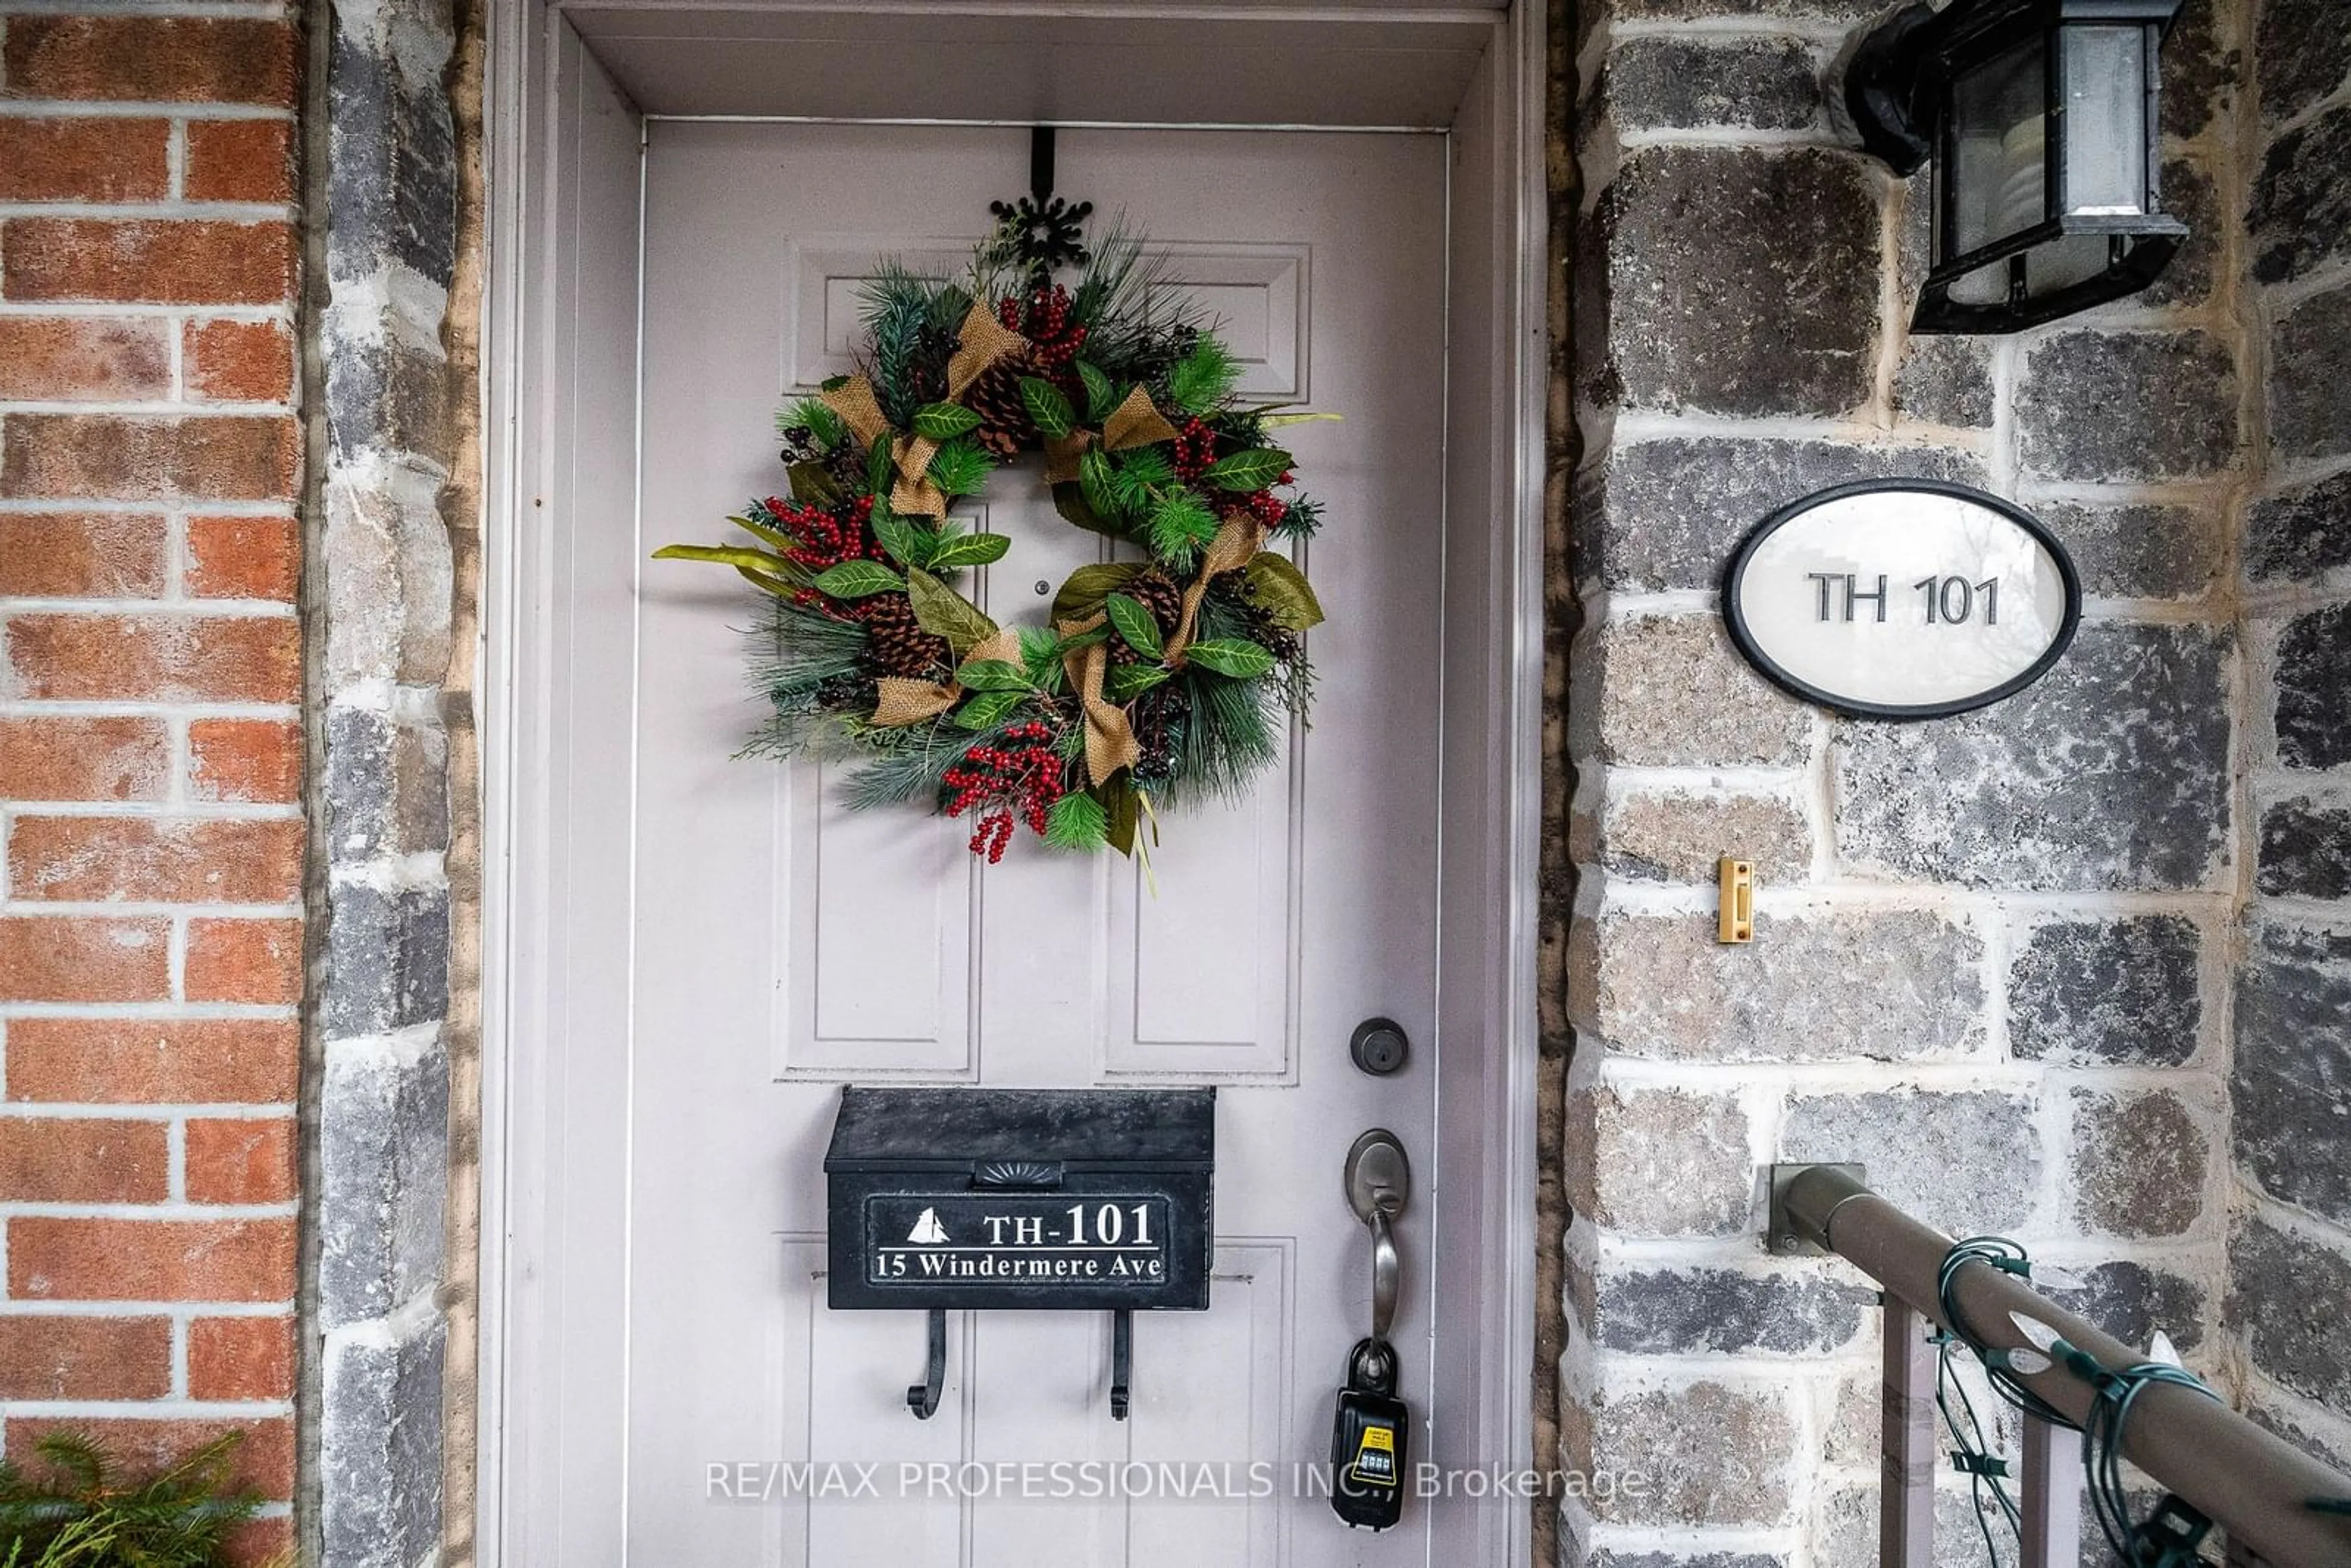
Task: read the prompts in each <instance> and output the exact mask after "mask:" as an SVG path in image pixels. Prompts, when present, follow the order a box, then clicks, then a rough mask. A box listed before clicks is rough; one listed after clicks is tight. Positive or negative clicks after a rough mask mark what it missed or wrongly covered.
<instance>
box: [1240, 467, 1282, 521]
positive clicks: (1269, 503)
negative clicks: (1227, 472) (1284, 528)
mask: <svg viewBox="0 0 2351 1568" xmlns="http://www.w3.org/2000/svg"><path fill="white" fill-rule="evenodd" d="M1284 477H1287V476H1284ZM1241 504H1242V505H1243V506H1245V507H1248V508H1249V516H1251V517H1255V518H1256V519H1257V520H1258V521H1259V523H1261V524H1263V525H1264V526H1265V527H1267V528H1280V526H1281V519H1282V518H1284V517H1288V516H1290V503H1289V502H1287V501H1285V500H1283V499H1282V498H1281V497H1279V496H1277V495H1275V494H1274V493H1273V492H1272V491H1270V490H1252V491H1250V492H1249V494H1248V495H1247V496H1244V497H1242V498H1241Z"/></svg>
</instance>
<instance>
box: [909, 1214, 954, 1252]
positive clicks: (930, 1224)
mask: <svg viewBox="0 0 2351 1568" xmlns="http://www.w3.org/2000/svg"><path fill="white" fill-rule="evenodd" d="M906 1239H907V1240H909V1241H919V1242H922V1243H923V1244H925V1246H935V1245H937V1244H938V1243H939V1242H942V1241H945V1240H946V1239H947V1228H946V1226H944V1225H941V1224H940V1223H939V1211H938V1210H937V1209H935V1208H925V1210H923V1212H922V1216H921V1218H918V1219H916V1220H915V1221H914V1229H912V1230H910V1231H908V1232H907V1233H906Z"/></svg>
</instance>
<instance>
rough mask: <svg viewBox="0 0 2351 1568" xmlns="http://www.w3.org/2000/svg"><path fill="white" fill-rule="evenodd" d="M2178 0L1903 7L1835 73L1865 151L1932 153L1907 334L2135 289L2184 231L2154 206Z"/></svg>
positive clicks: (1913, 159) (1978, 0) (2004, 323)
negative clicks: (2166, 51)
mask: <svg viewBox="0 0 2351 1568" xmlns="http://www.w3.org/2000/svg"><path fill="white" fill-rule="evenodd" d="M2179 5H2180V0H1952V3H1951V4H1950V5H1948V6H1947V7H1945V8H1944V9H1942V10H1940V11H1938V10H1936V9H1935V8H1934V7H1933V6H1931V5H1925V4H1918V5H1910V6H1908V7H1907V8H1906V9H1904V10H1902V11H1900V12H1898V13H1896V15H1895V16H1892V17H1890V18H1888V19H1887V20H1886V22H1885V23H1883V24H1882V25H1881V26H1879V27H1878V28H1877V29H1876V31H1875V32H1873V33H1872V34H1871V35H1870V36H1869V37H1867V38H1865V39H1864V40H1863V42H1862V44H1861V47H1860V48H1859V49H1858V50H1857V51H1856V52H1855V56H1854V58H1853V63H1852V66H1851V68H1850V69H1849V70H1848V72H1847V74H1846V77H1845V103H1846V106H1847V107H1848V108H1849V109H1850V110H1852V113H1853V118H1854V122H1855V126H1856V127H1857V128H1858V129H1859V131H1860V132H1861V137H1862V141H1863V144H1864V145H1865V147H1867V148H1868V150H1869V151H1870V152H1874V153H1876V155H1877V156H1878V157H1880V158H1882V159H1884V160H1885V161H1886V162H1887V163H1888V164H1890V165H1892V166H1893V169H1894V171H1895V172H1896V173H1897V174H1908V173H1911V172H1914V171H1915V170H1917V167H1918V165H1919V164H1921V163H1923V162H1926V161H1927V160H1928V158H1929V157H1932V158H1933V159H1934V161H1935V260H1934V269H1933V271H1931V272H1930V273H1928V277H1927V285H1926V289H1925V292H1924V293H1923V294H1922V295H1921V297H1920V298H1919V300H1918V311H1917V317H1916V318H1915V319H1913V320H1912V322H1911V329H1912V330H1913V331H1917V332H2016V331H2022V330H2023V329H2025V328H2027V327H2033V326H2038V325H2039V324H2041V323H2042V322H2043V321H2053V320H2055V319H2057V318H2059V317H2061V316H2070V315H2072V314H2074V312H2075V311H2077V310H2086V309H2088V308H2090V307H2092V306H2094V305H2102V304H2104V303H2105V302H2106V301H2107V300H2109V299H2119V298H2123V297H2124V296H2126V295H2129V294H2136V293H2137V292H2138V291H2139V290H2140V289H2142V288H2145V287H2147V285H2148V284H2150V283H2152V282H2154V281H2155V279H2156V277H2158V275H2159V274H2160V273H2161V272H2162V271H2163V268H2164V267H2165V265H2166V264H2167V263H2168V262H2169V261H2170V260H2171V257H2172V255H2173V253H2174V252H2176V251H2177V250H2178V249H2179V243H2180V241H2181V240H2183V239H2185V238H2186V237H2187V235H2188V227H2187V225H2185V224H2182V223H2181V222H2180V221H2179V219H2178V218H2174V217H2169V216H2167V215H2166V214H2164V212H2163V207H2162V201H2161V190H2160V183H2161V174H2162V166H2163V160H2162V155H2161V136H2162V130H2161V122H2160V120H2159V118H2158V95H2159V93H2160V90H2161V83H2160V80H2159V60H2158V54H2159V51H2160V49H2161V47H2162V43H2163V36H2164V33H2165V32H2166V31H2167V30H2168V28H2169V26H2171V19H2172V17H2173V16H2176V15H2178V13H2179Z"/></svg>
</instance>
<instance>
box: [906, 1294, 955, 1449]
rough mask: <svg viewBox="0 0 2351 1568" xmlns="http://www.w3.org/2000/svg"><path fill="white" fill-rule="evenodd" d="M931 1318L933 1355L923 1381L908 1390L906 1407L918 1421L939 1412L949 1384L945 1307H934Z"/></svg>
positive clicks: (927, 1418) (925, 1419)
mask: <svg viewBox="0 0 2351 1568" xmlns="http://www.w3.org/2000/svg"><path fill="white" fill-rule="evenodd" d="M930 1319H931V1357H930V1364H929V1366H928V1368H927V1369H926V1370H925V1372H924V1374H923V1381H921V1382H920V1383H917V1384H914V1385H911V1386H910V1387H908V1388H907V1390H906V1408H907V1409H909V1410H912V1411H913V1412H914V1419H915V1420H917V1421H927V1420H929V1419H930V1418H931V1417H932V1416H935V1415H937V1414H938V1413H939V1395H940V1393H941V1392H942V1391H943V1390H945V1389H946V1384H947V1313H946V1308H945V1307H933V1308H932V1309H931V1312H930Z"/></svg>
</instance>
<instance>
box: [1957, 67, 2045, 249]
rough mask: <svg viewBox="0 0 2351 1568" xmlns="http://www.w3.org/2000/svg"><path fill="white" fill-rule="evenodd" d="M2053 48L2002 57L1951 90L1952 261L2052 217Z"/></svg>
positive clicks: (1967, 74)
mask: <svg viewBox="0 0 2351 1568" xmlns="http://www.w3.org/2000/svg"><path fill="white" fill-rule="evenodd" d="M2047 60H2048V55H2047V46H2046V44H2045V43H2044V42H2043V40H2042V39H2040V38H2037V37H2036V38H2033V39H2031V40H2029V41H2028V42H2026V43H2024V44H2022V45H2020V46H2018V47H2015V48H2013V49H2011V50H2009V51H2008V52H2007V53H2005V54H2001V55H1997V56H1995V57H1992V58H1991V59H1990V60H1987V61H1985V62H1984V63H1982V64H1981V65H1979V66H1976V67H1974V68H1971V69H1970V70H1967V71H1966V72H1964V73H1962V74H1961V75H1960V76H1959V78H1958V79H1957V80H1955V81H1953V82H1952V84H1951V133H1950V143H1949V159H1948V161H1947V162H1946V164H1945V165H1944V166H1943V167H1942V168H1941V170H1940V175H1941V177H1942V178H1943V179H1945V180H1948V181H1949V182H1950V184H1949V193H1948V194H1947V195H1946V197H1945V204H1946V205H1945V210H1946V211H1947V212H1948V213H1949V216H1950V225H1949V232H1948V233H1947V235H1945V244H1944V247H1943V249H1944V254H1945V255H1946V256H1966V255H1969V254H1970V253H1972V252H1974V251H1977V250H1980V249H1981V248H1983V247H1984V246H1988V245H1991V244H1994V243H1996V242H1998V241H2000V240H2003V239H2006V238H2008V237H2009V236H2010V235H2015V234H2022V232H2023V231H2024V230H2026V229H2029V228H2031V227H2032V226H2033V225H2036V224H2039V223H2041V222H2043V220H2044V219H2046V218H2047V217H2048V215H2049V193H2048V141H2047V131H2046V126H2047V109H2048V103H2047V94H2048V66H2047Z"/></svg>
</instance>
